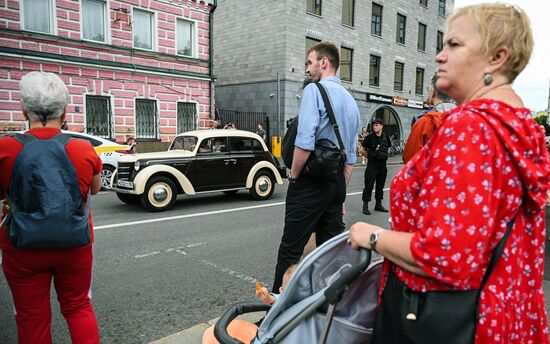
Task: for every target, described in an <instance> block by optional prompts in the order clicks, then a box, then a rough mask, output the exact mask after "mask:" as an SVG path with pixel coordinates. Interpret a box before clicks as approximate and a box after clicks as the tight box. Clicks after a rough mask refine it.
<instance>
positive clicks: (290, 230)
mask: <svg viewBox="0 0 550 344" xmlns="http://www.w3.org/2000/svg"><path fill="white" fill-rule="evenodd" d="M307 55H308V60H307V74H308V75H309V77H310V79H311V81H312V83H311V84H309V85H307V86H306V87H305V88H304V91H303V94H302V98H301V104H300V112H299V116H298V118H299V121H298V130H297V136H296V140H295V143H294V144H295V147H294V155H293V159H292V168H291V170H290V177H289V186H288V191H287V195H286V209H285V227H284V230H283V237H282V238H281V244H280V246H279V252H278V256H277V267H276V268H275V281H274V282H273V287H272V291H273V292H275V293H276V292H277V291H278V290H279V287H280V286H281V283H282V278H283V274H284V272H285V271H286V269H287V268H288V267H289V266H290V265H292V264H294V263H296V262H297V261H298V260H299V259H300V257H301V256H302V253H303V252H304V246H305V245H306V243H307V241H308V239H309V238H310V236H311V233H312V232H314V231H315V233H316V243H317V246H319V245H321V244H322V243H324V242H325V241H327V240H328V239H330V238H332V237H333V236H335V235H337V234H340V233H341V232H342V231H343V222H342V204H343V203H344V200H345V198H346V183H347V181H349V178H350V176H351V171H352V167H353V164H354V163H355V160H356V157H357V151H356V146H355V141H356V140H357V132H358V130H359V118H360V117H359V109H358V107H357V103H356V102H355V99H353V97H352V96H351V95H350V94H349V92H348V91H347V90H346V89H345V88H344V87H343V86H342V82H341V81H340V79H339V78H338V77H337V76H336V71H337V70H338V67H339V66H340V54H339V51H338V48H337V47H336V46H335V45H334V44H332V43H328V42H320V43H318V44H315V45H313V46H312V47H310V48H309V49H308V51H307ZM315 82H320V83H321V85H322V86H323V87H324V88H325V89H326V91H327V93H328V96H329V98H330V101H331V104H332V108H333V110H334V116H335V117H336V122H337V123H338V126H339V130H340V134H341V136H342V140H343V142H344V146H345V147H343V148H345V152H346V157H347V161H346V168H345V173H344V175H343V176H342V178H341V180H339V181H337V182H328V181H321V180H316V179H313V178H308V177H306V176H302V175H301V174H302V170H303V168H304V166H305V164H306V163H307V160H308V158H309V156H310V154H311V152H312V151H313V150H314V148H315V144H316V142H317V141H319V140H328V141H330V142H331V143H332V144H333V145H334V147H338V140H337V138H336V134H335V132H334V129H333V127H332V125H331V124H330V119H329V117H328V114H327V111H326V107H325V105H324V101H323V98H322V96H321V93H320V91H319V89H318V87H317V85H315V84H314V83H315Z"/></svg>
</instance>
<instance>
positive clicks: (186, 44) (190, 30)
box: [177, 19, 195, 56]
mask: <svg viewBox="0 0 550 344" xmlns="http://www.w3.org/2000/svg"><path fill="white" fill-rule="evenodd" d="M194 35H195V25H194V23H193V22H191V21H188V20H183V19H178V20H177V49H178V55H185V56H194V51H193V45H194V43H195V40H194V39H193V37H194Z"/></svg>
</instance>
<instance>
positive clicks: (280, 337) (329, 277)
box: [214, 232, 382, 344]
mask: <svg viewBox="0 0 550 344" xmlns="http://www.w3.org/2000/svg"><path fill="white" fill-rule="evenodd" d="M347 238H348V232H344V233H342V234H340V235H338V236H336V237H334V238H332V239H331V240H329V241H327V242H325V243H324V244H323V245H321V246H320V247H318V248H317V249H316V250H315V251H313V252H312V253H311V254H309V255H308V256H307V257H305V258H304V260H303V261H302V262H300V265H299V266H298V268H297V269H296V271H295V272H294V274H293V275H292V277H291V278H290V280H289V282H288V284H287V286H286V288H285V290H284V292H283V293H282V294H281V296H280V298H279V300H277V302H275V304H274V305H273V306H272V307H271V309H270V310H269V312H268V313H267V315H266V317H265V318H264V320H263V321H262V324H261V326H260V328H259V329H258V332H257V334H256V338H255V339H254V340H253V341H252V344H266V343H282V344H289V343H315V342H318V343H349V344H355V343H357V344H359V343H369V342H370V338H371V336H372V328H373V326H374V318H375V315H376V304H377V300H378V291H379V281H380V274H381V267H382V264H381V261H378V262H376V263H372V264H371V252H370V251H367V250H361V251H355V250H353V249H351V247H350V246H349V245H348V244H347V242H346V241H347ZM269 308H270V306H268V305H265V304H263V303H261V302H248V303H244V302H243V303H237V304H235V305H233V306H231V308H229V309H228V310H227V311H226V312H225V313H224V314H223V315H222V316H221V317H220V319H219V320H218V322H217V323H216V325H215V327H214V335H215V337H216V338H217V339H218V341H219V342H220V343H222V344H243V343H242V342H241V341H239V340H237V339H234V338H232V337H231V336H229V335H228V333H227V326H228V324H229V323H230V322H231V320H233V319H235V317H237V316H239V315H241V314H245V313H250V312H258V311H265V310H268V309H269ZM247 344H248V343H247Z"/></svg>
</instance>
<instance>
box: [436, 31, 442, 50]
mask: <svg viewBox="0 0 550 344" xmlns="http://www.w3.org/2000/svg"><path fill="white" fill-rule="evenodd" d="M435 49H436V53H437V54H439V52H440V51H441V50H443V32H441V31H437V46H436V48H435Z"/></svg>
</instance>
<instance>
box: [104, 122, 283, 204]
mask: <svg viewBox="0 0 550 344" xmlns="http://www.w3.org/2000/svg"><path fill="white" fill-rule="evenodd" d="M284 177H286V169H285V167H284V166H282V165H280V164H279V162H278V160H277V159H276V158H275V157H274V156H273V155H272V154H271V153H270V152H269V151H268V149H267V146H266V145H265V143H264V142H263V140H262V139H261V137H260V136H258V135H256V134H254V133H251V132H248V131H243V130H218V129H214V130H196V131H189V132H186V133H183V134H180V135H178V136H176V137H175V138H174V140H173V141H172V143H171V145H170V147H169V148H168V151H166V152H157V153H145V154H135V155H125V156H121V157H120V158H119V159H118V170H117V171H116V173H115V175H114V176H113V180H112V187H113V189H114V190H115V191H116V194H117V196H118V198H119V199H120V200H121V201H122V202H124V203H128V204H137V203H141V204H142V205H143V207H145V208H146V209H147V210H149V211H165V210H168V209H170V208H171V207H172V206H173V205H174V203H175V202H176V197H177V195H178V194H186V195H197V194H200V193H206V192H224V193H226V194H233V193H236V192H238V191H239V190H241V189H248V190H249V192H250V194H251V196H252V197H253V198H254V199H256V200H266V199H269V198H270V197H271V195H272V194H273V190H274V189H275V183H277V184H282V183H283V180H282V178H284Z"/></svg>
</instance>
